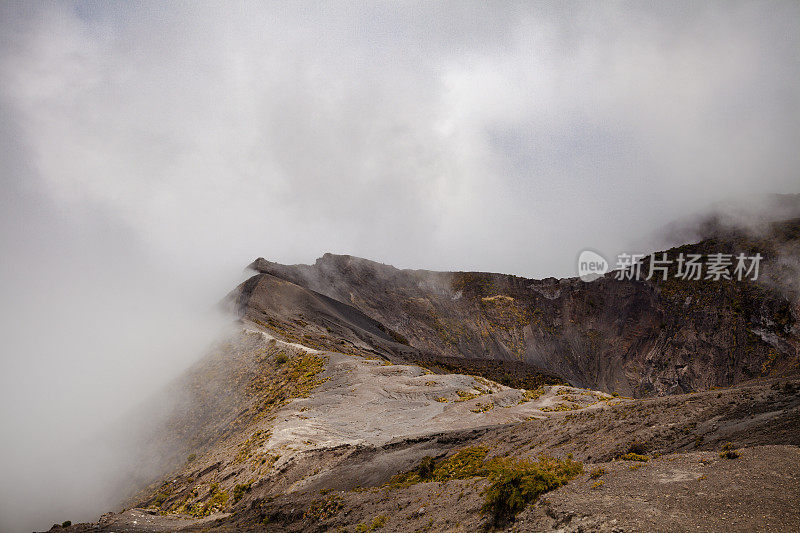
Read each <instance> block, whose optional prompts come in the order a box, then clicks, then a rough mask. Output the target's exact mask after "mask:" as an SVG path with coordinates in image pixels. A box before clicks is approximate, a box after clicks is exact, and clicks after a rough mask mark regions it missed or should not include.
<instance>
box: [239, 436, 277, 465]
mask: <svg viewBox="0 0 800 533" xmlns="http://www.w3.org/2000/svg"><path fill="white" fill-rule="evenodd" d="M270 435H271V433H270V432H269V431H266V430H258V431H256V432H255V433H253V434H252V435H250V437H248V438H247V440H245V441H244V442H242V443H241V444H240V445H239V451H238V452H236V457H234V459H233V462H234V464H235V463H241V462H242V461H245V460H246V459H249V458H250V457H251V456H252V454H253V450H255V449H256V448H258V447H259V446H261V445H262V444H264V443H265V442H266V441H267V439H269V437H270Z"/></svg>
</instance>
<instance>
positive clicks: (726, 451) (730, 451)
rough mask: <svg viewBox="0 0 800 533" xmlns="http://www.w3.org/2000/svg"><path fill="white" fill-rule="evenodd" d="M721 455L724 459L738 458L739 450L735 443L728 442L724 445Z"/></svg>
mask: <svg viewBox="0 0 800 533" xmlns="http://www.w3.org/2000/svg"><path fill="white" fill-rule="evenodd" d="M719 456H720V457H721V458H722V459H736V458H737V457H739V451H738V450H737V449H736V448H734V446H733V443H731V442H726V443H725V444H724V445H723V446H722V451H721V452H720V453H719Z"/></svg>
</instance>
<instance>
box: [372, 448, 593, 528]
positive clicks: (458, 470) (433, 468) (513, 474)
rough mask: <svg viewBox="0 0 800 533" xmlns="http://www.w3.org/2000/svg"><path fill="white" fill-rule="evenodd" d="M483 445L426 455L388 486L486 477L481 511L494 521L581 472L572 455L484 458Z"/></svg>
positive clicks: (508, 516)
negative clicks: (437, 457) (441, 456)
mask: <svg viewBox="0 0 800 533" xmlns="http://www.w3.org/2000/svg"><path fill="white" fill-rule="evenodd" d="M488 452H489V450H488V448H486V447H485V446H470V447H467V448H463V449H462V450H459V451H458V452H457V453H456V454H454V455H452V456H450V457H448V458H445V459H442V460H441V461H438V462H436V461H435V460H434V459H433V458H431V457H426V458H424V459H423V460H422V462H421V463H420V464H419V466H417V468H415V469H413V470H411V471H409V472H404V473H401V474H398V475H396V476H394V477H393V478H392V480H391V481H390V482H389V484H388V485H387V487H389V488H391V487H407V486H409V485H412V484H415V483H425V482H429V481H439V482H445V481H449V480H452V479H469V478H473V477H487V478H489V479H490V480H491V484H490V485H489V486H488V487H487V488H486V490H484V492H483V494H484V497H485V499H484V504H483V507H482V508H481V509H482V512H483V513H485V514H488V515H491V516H492V519H493V520H494V521H495V523H504V522H506V521H509V520H513V518H514V517H516V515H517V513H519V512H520V511H521V510H522V509H524V508H525V506H526V505H528V503H530V502H532V501H534V500H535V499H536V498H537V497H538V496H539V495H540V494H543V493H545V492H548V491H550V490H553V489H556V488H558V487H560V486H562V485H564V484H565V483H567V481H569V480H570V479H572V478H574V477H575V476H577V475H578V474H580V473H581V472H583V464H581V463H579V462H576V461H573V460H572V459H571V458H567V459H563V460H562V459H554V458H552V457H545V456H541V457H539V459H537V460H535V461H531V460H528V459H522V458H512V457H492V458H490V459H487V458H486V456H487V454H488Z"/></svg>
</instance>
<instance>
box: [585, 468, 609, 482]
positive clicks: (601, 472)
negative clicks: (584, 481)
mask: <svg viewBox="0 0 800 533" xmlns="http://www.w3.org/2000/svg"><path fill="white" fill-rule="evenodd" d="M604 475H606V469H605V468H603V467H598V468H595V469H594V470H592V471H591V472H589V477H590V478H591V479H597V478H599V477H603V476H604Z"/></svg>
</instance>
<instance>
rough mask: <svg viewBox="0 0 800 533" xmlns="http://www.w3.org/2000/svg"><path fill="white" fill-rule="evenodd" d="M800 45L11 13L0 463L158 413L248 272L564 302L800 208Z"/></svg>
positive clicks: (249, 14) (532, 12)
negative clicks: (470, 276) (728, 213)
mask: <svg viewBox="0 0 800 533" xmlns="http://www.w3.org/2000/svg"><path fill="white" fill-rule="evenodd" d="M798 21H800V4H798V3H797V2H745V3H740V2H730V1H724V2H718V3H715V2H708V3H698V2H687V3H679V2H652V3H645V2H641V3H632V4H631V3H620V4H617V3H612V2H596V3H595V2H591V3H588V2H581V3H568V2H557V3H553V4H548V3H542V2H539V3H531V2H522V3H511V2H494V3H490V4H489V5H486V3H485V2H474V3H468V2H463V1H459V2H453V3H434V2H364V3H353V4H346V3H343V2H330V3H321V4H318V3H291V4H289V3H282V2H281V3H278V2H276V3H264V2H259V3H253V4H249V3H228V2H226V3H209V2H203V3H200V2H183V3H164V2H153V3H129V2H118V3H111V2H108V3H106V2H82V3H72V2H46V3H36V2H19V3H17V2H3V3H2V6H0V165H2V175H0V183H2V196H1V197H0V208H1V209H2V211H1V212H0V245H2V250H0V252H1V254H0V255H1V257H2V259H0V261H2V263H0V276H2V278H0V289H2V290H3V298H2V303H0V320H1V321H2V324H0V332H1V333H2V335H3V338H4V347H3V352H2V354H1V355H0V357H2V365H3V367H4V369H3V370H4V371H3V372H0V374H2V375H3V376H2V378H0V381H2V383H0V386H2V388H3V391H2V394H3V397H2V398H1V399H2V403H3V408H2V409H3V410H2V412H0V414H2V416H3V419H2V425H3V431H6V432H7V435H4V437H5V438H4V443H3V447H4V448H5V450H3V451H4V454H5V456H6V457H4V459H8V457H9V456H10V455H12V454H13V453H14V451H15V450H20V449H26V450H33V451H31V452H29V457H27V456H26V458H27V459H29V460H30V462H31V463H32V464H33V463H38V462H40V459H41V457H40V455H41V454H46V453H48V448H47V445H46V444H43V443H42V441H43V440H45V439H44V438H43V437H44V436H46V435H48V432H59V433H58V434H60V435H64V436H65V438H69V437H70V436H74V435H77V434H79V433H81V432H84V431H85V430H86V429H87V428H89V427H91V426H92V424H93V423H94V422H96V421H97V420H101V419H102V420H106V419H111V418H113V417H114V416H115V415H116V414H118V413H119V412H121V411H123V410H124V408H126V407H127V406H130V405H131V403H132V402H133V401H134V400H135V399H136V398H137V397H142V396H146V395H147V394H149V393H150V392H151V391H152V390H154V389H155V388H157V387H159V386H162V385H163V382H164V379H166V378H165V377H164V378H162V377H160V376H171V375H174V374H175V373H177V372H178V371H179V370H180V368H183V366H185V364H186V363H187V361H190V360H191V359H192V358H193V357H196V355H197V353H198V346H201V345H203V343H204V342H206V341H207V340H208V338H210V336H209V334H208V332H209V331H211V330H212V329H213V328H211V327H210V326H209V327H206V324H207V323H206V322H203V320H205V318H200V317H199V316H198V315H197V310H198V309H205V308H207V307H210V306H211V305H213V304H214V303H215V301H216V300H217V299H218V298H220V297H222V296H223V295H224V294H225V292H226V291H227V290H229V289H231V288H232V287H234V286H235V285H236V283H237V282H238V281H239V280H240V278H241V269H242V267H243V266H245V265H246V264H247V263H249V262H250V261H251V260H252V259H254V258H255V257H257V256H264V257H267V258H269V259H273V260H277V261H280V262H292V263H294V262H309V261H313V260H314V258H316V257H318V256H319V255H321V254H322V253H323V252H326V251H330V252H335V253H349V254H354V255H359V256H362V257H367V258H371V259H375V260H379V261H382V262H386V263H391V264H395V265H397V266H401V267H414V268H433V269H459V270H468V269H473V270H490V271H500V272H508V273H516V274H521V275H527V276H533V277H544V276H548V275H556V276H571V275H574V274H575V272H574V263H575V259H576V257H577V255H578V253H579V252H580V251H581V250H582V249H583V248H586V247H591V248H594V249H598V250H601V251H605V252H607V253H611V252H617V251H620V250H623V249H626V247H628V246H630V243H632V242H639V243H641V242H642V239H643V238H645V237H646V236H647V235H650V234H651V233H652V232H654V231H656V230H657V229H659V228H661V227H662V226H663V225H665V224H667V223H669V222H672V221H674V220H676V219H680V218H681V217H683V216H685V215H687V214H690V213H695V212H698V211H702V210H703V209H705V208H706V207H707V206H708V205H709V204H710V203H713V202H715V201H718V200H721V199H725V198H729V197H754V196H758V195H762V194H765V193H782V192H800V175H798V169H799V168H800V150H798V149H797V147H798V146H800V139H799V138H798V131H800V53H798V51H799V50H800V34H799V32H798V27H799V25H800V22H798ZM645 242H646V240H645ZM629 251H636V250H629ZM198 324H203V325H204V327H202V328H198V327H197V326H198ZM189 337H191V339H189ZM76 413H79V414H76ZM31 421H35V423H34V422H31ZM50 434H52V433H50ZM12 435H13V437H11V436H12ZM8 450H10V451H8ZM17 459H18V458H15V459H14V461H16V462H17V463H18V464H20V461H18V460H17ZM22 464H24V461H23V463H22ZM29 471H30V470H27V471H20V472H17V474H18V476H19V477H21V476H26V475H28V474H27V473H26V472H29ZM39 481H41V480H39ZM6 488H7V487H6ZM14 490H16V489H14ZM32 490H33V489H32ZM11 492H12V491H11V490H10V489H9V490H8V491H6V494H5V495H4V496H3V499H4V500H5V501H4V503H6V502H8V501H9V498H11V497H12V496H11V495H10V493H11ZM64 512H66V511H64ZM0 514H6V515H7V513H3V512H0ZM65 518H68V517H65ZM48 519H49V517H48ZM51 522H52V521H51ZM45 525H49V524H45Z"/></svg>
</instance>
